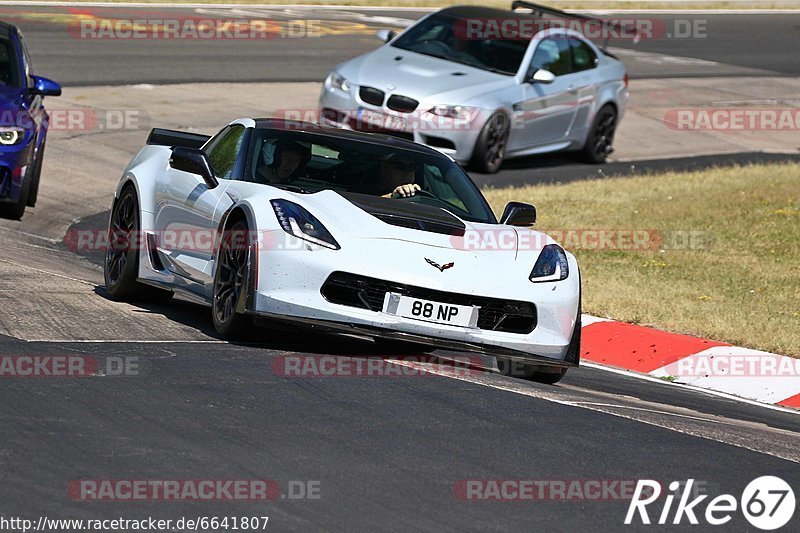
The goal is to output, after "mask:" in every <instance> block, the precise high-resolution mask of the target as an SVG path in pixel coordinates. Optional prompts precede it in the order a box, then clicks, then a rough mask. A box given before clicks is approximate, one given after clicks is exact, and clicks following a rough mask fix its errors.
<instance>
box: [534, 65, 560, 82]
mask: <svg viewBox="0 0 800 533" xmlns="http://www.w3.org/2000/svg"><path fill="white" fill-rule="evenodd" d="M554 81H556V75H555V74H553V73H552V72H550V71H549V70H545V69H543V68H540V69H539V70H537V71H536V72H534V73H533V76H530V77H529V78H528V83H544V84H548V83H553V82H554Z"/></svg>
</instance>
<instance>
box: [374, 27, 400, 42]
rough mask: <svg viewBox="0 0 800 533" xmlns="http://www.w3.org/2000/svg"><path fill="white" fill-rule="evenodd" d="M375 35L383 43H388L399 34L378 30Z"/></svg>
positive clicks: (392, 31)
mask: <svg viewBox="0 0 800 533" xmlns="http://www.w3.org/2000/svg"><path fill="white" fill-rule="evenodd" d="M375 35H377V36H378V39H380V40H381V41H383V42H385V43H388V42H389V41H391V40H392V39H394V38H395V37H396V36H397V32H395V31H394V30H378V31H376V32H375Z"/></svg>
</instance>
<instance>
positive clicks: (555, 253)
mask: <svg viewBox="0 0 800 533" xmlns="http://www.w3.org/2000/svg"><path fill="white" fill-rule="evenodd" d="M567 276H569V264H568V263H567V253H566V252H565V251H564V249H563V248H561V247H560V246H559V245H557V244H548V245H547V246H545V247H544V248H542V252H541V253H540V254H539V259H537V260H536V264H535V265H534V266H533V270H532V271H531V275H530V277H529V278H528V279H530V280H531V281H533V282H534V283H540V282H543V281H561V280H562V279H567Z"/></svg>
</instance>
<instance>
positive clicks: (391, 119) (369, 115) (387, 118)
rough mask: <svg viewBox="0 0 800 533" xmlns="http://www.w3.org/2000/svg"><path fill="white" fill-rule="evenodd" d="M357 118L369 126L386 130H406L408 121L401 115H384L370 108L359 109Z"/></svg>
mask: <svg viewBox="0 0 800 533" xmlns="http://www.w3.org/2000/svg"><path fill="white" fill-rule="evenodd" d="M358 119H359V120H360V121H361V122H364V123H366V124H369V125H370V126H377V127H379V128H382V129H387V130H406V129H407V128H408V122H406V119H404V118H403V117H398V116H397V115H384V114H383V113H378V112H377V111H372V110H370V109H364V108H361V109H359V110H358Z"/></svg>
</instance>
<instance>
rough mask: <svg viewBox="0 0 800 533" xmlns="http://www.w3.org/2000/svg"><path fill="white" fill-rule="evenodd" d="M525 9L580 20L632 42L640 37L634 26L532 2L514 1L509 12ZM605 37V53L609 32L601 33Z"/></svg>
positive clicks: (540, 14)
mask: <svg viewBox="0 0 800 533" xmlns="http://www.w3.org/2000/svg"><path fill="white" fill-rule="evenodd" d="M521 7H522V8H526V9H530V10H531V11H533V13H534V15H539V16H542V15H551V16H555V17H558V18H564V19H572V20H580V21H583V22H585V23H587V24H596V25H598V26H600V27H602V28H604V29H607V30H611V31H613V32H619V33H620V34H622V33H625V34H626V35H632V36H633V42H634V43H638V42H639V40H640V38H641V35H640V34H639V30H638V29H637V28H636V27H635V26H630V25H627V24H622V23H620V22H613V21H611V20H603V19H598V18H594V17H589V16H586V15H580V14H578V13H567V12H566V11H562V10H560V9H556V8H554V7H548V6H543V5H539V4H534V3H532V2H525V1H524V0H514V1H513V2H511V11H514V10H516V9H518V8H521ZM603 34H604V35H605V39H604V41H603V46H602V47H601V48H602V50H603V51H604V52H605V51H606V48H608V41H609V39H611V36H610V35H609V32H603Z"/></svg>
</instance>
